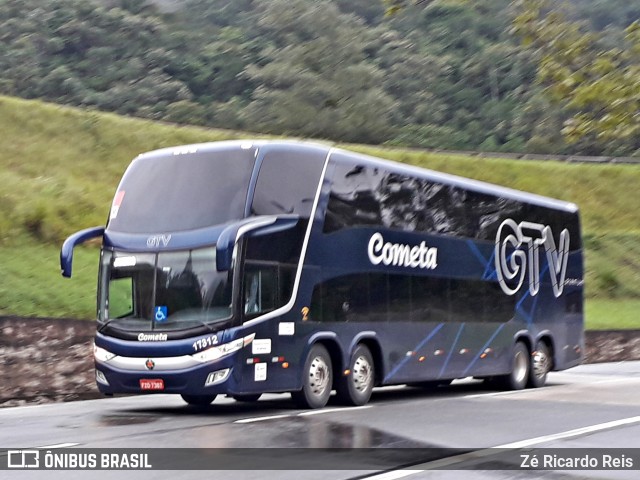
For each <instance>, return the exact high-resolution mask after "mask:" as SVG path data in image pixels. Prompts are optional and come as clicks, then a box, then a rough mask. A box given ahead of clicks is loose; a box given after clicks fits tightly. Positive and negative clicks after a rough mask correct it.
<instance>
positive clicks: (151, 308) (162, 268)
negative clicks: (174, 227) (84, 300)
mask: <svg viewBox="0 0 640 480" xmlns="http://www.w3.org/2000/svg"><path fill="white" fill-rule="evenodd" d="M215 265H216V249H215V247H208V248H201V249H196V250H187V251H179V252H163V253H135V254H133V253H125V252H118V251H109V250H104V251H103V254H102V264H101V272H100V299H99V306H98V320H99V322H100V323H102V324H103V325H106V323H107V322H108V323H109V326H110V327H112V328H116V329H120V330H127V331H141V330H142V331H146V330H154V331H176V330H183V329H189V328H195V327H198V326H202V325H206V326H208V327H215V326H216V325H219V324H221V323H225V322H226V321H228V320H229V319H230V318H231V315H232V309H231V303H232V302H231V279H232V273H231V272H218V271H217V270H216V268H215Z"/></svg>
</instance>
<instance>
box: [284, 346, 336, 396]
mask: <svg viewBox="0 0 640 480" xmlns="http://www.w3.org/2000/svg"><path fill="white" fill-rule="evenodd" d="M332 386H333V367H332V366H331V356H330V355H329V352H328V351H327V349H326V348H325V347H324V346H323V345H320V344H316V345H314V346H313V347H311V350H310V351H309V355H307V360H306V361H305V362H304V369H303V370H302V390H300V391H297V392H291V398H293V401H294V402H295V403H296V405H297V406H298V407H300V408H322V407H324V406H325V405H326V404H327V402H328V401H329V397H330V396H331V388H332Z"/></svg>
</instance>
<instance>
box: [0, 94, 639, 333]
mask: <svg viewBox="0 0 640 480" xmlns="http://www.w3.org/2000/svg"><path fill="white" fill-rule="evenodd" d="M0 131H1V132H2V135H1V136H0V185H2V189H1V190H0V315H8V314H11V315H37V316H52V317H80V318H92V317H93V316H94V312H95V284H96V268H97V262H98V259H97V250H96V249H95V248H88V249H80V250H79V251H78V253H77V258H76V260H75V262H74V278H73V279H71V280H64V279H62V277H61V276H60V275H59V267H58V251H59V247H60V243H61V242H62V240H63V239H64V238H65V237H66V236H68V235H69V234H71V233H73V232H75V231H77V230H80V229H82V228H86V227H90V226H94V225H104V223H105V220H106V217H107V214H108V211H109V206H110V204H111V200H112V197H113V194H114V192H115V189H116V187H117V185H118V182H119V180H120V178H121V176H122V173H123V172H124V170H125V168H126V167H127V165H128V164H129V162H130V161H131V160H132V159H133V158H134V157H135V156H136V155H137V154H139V153H141V152H144V151H148V150H152V149H156V148H161V147H166V146H172V145H182V144H187V143H197V142H205V141H217V140H225V139H232V138H249V137H255V135H249V134H247V133H246V132H233V131H225V130H213V129H203V128H196V127H178V126H175V125H168V124H161V123H155V122H151V121H146V120H140V119H132V118H126V117H121V116H117V115H113V114H105V113H99V112H95V111H86V110H81V109H75V108H68V107H61V106H57V105H51V104H46V103H42V102H39V101H26V100H20V99H15V98H9V97H1V96H0ZM346 148H350V149H353V150H359V151H362V152H364V153H368V154H371V155H375V156H379V157H383V158H388V159H391V160H396V161H401V162H406V163H410V164H414V165H418V166H422V167H426V168H431V169H433V170H438V171H442V172H447V173H452V174H457V175H462V176H465V177H469V178H475V179H479V180H484V181H488V182H491V183H495V184H499V185H504V186H507V187H511V188H516V189H519V190H525V191H530V192H534V193H539V194H541V195H546V196H550V197H554V198H560V199H563V200H567V201H571V202H574V203H576V204H577V205H578V206H579V207H580V209H581V213H582V219H583V233H584V245H585V250H586V292H587V297H588V298H589V301H588V303H587V322H588V326H589V327H590V328H619V327H625V328H629V325H632V326H633V321H632V320H633V319H634V318H635V317H633V315H632V312H633V311H637V306H638V302H640V260H638V259H640V195H637V194H636V191H637V188H638V185H640V165H614V164H612V165H599V164H597V165H593V164H571V163H564V162H552V161H547V162H542V161H519V160H506V159H488V158H474V157H466V156H463V155H447V154H436V153H429V152H420V151H415V150H412V151H409V150H402V149H397V148H393V149H391V148H381V147H368V146H358V145H348V146H346ZM607 302H610V305H609V306H610V307H612V309H607V308H606V307H603V308H600V306H601V305H603V304H606V303H607ZM613 306H617V307H616V308H613ZM612 311H613V312H615V314H611V312H612ZM601 325H607V326H606V327H602V326H601Z"/></svg>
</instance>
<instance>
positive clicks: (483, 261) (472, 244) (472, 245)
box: [467, 240, 487, 272]
mask: <svg viewBox="0 0 640 480" xmlns="http://www.w3.org/2000/svg"><path fill="white" fill-rule="evenodd" d="M467 246H468V247H469V250H471V253H473V254H474V255H475V256H476V258H477V259H478V261H479V262H480V264H481V265H485V268H486V266H487V259H486V258H484V255H483V254H482V252H481V251H480V249H479V248H478V246H477V245H476V244H475V242H474V241H473V240H467ZM485 272H486V270H485Z"/></svg>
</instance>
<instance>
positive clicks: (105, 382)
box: [96, 370, 109, 386]
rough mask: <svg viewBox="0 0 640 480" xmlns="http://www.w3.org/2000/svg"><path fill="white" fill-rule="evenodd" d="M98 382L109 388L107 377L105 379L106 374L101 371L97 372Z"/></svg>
mask: <svg viewBox="0 0 640 480" xmlns="http://www.w3.org/2000/svg"><path fill="white" fill-rule="evenodd" d="M96 382H98V383H101V384H102V385H106V386H109V381H108V380H107V377H105V376H104V373H102V372H101V371H100V370H96Z"/></svg>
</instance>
